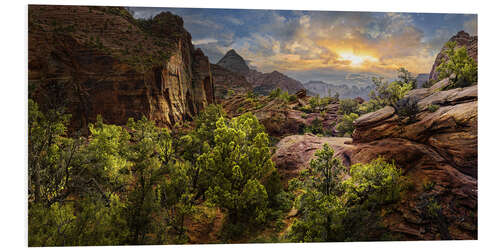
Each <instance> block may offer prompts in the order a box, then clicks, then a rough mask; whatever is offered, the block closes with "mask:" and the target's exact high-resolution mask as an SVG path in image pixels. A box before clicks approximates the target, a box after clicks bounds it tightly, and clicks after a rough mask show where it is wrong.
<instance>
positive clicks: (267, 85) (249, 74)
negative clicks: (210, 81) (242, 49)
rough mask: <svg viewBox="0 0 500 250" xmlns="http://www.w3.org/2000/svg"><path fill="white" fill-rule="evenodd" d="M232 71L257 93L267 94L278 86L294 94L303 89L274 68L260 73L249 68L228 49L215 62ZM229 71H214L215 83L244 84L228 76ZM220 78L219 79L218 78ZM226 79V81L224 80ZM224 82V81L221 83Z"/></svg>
mask: <svg viewBox="0 0 500 250" xmlns="http://www.w3.org/2000/svg"><path fill="white" fill-rule="evenodd" d="M216 65H217V66H220V67H222V68H224V69H226V70H228V71H230V72H232V73H237V74H240V75H242V76H244V77H245V79H246V81H247V82H248V83H249V84H250V85H251V87H252V88H253V91H255V92H256V93H258V94H264V95H266V94H269V93H270V92H271V91H272V90H273V89H276V88H280V89H281V90H284V91H288V93H291V94H294V93H296V92H297V91H299V90H301V89H305V87H304V86H303V85H302V83H301V82H299V81H297V80H295V79H293V78H290V77H288V76H287V75H285V74H283V73H281V72H278V71H276V70H274V71H273V72H271V73H262V72H259V71H257V70H253V69H250V68H249V67H248V65H247V63H246V62H245V59H244V58H243V57H242V56H240V55H239V54H238V53H237V52H236V51H235V50H234V49H231V50H229V51H228V52H227V53H226V54H225V55H224V57H222V58H221V59H220V60H219V62H217V64H216ZM229 74H230V73H229V72H224V71H223V70H220V69H219V70H218V71H217V72H215V73H214V77H215V79H217V80H216V85H224V86H226V87H228V86H233V87H237V86H243V85H245V84H244V82H242V81H241V80H240V79H238V80H236V79H237V77H236V76H229ZM219 79H220V80H219ZM224 81H226V82H224ZM227 81H229V82H227ZM223 82H224V83H223Z"/></svg>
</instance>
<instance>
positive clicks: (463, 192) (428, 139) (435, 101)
mask: <svg viewBox="0 0 500 250" xmlns="http://www.w3.org/2000/svg"><path fill="white" fill-rule="evenodd" d="M447 84H449V81H448V79H444V80H442V81H441V82H438V83H436V84H435V85H434V86H432V88H425V89H416V90H412V91H411V92H410V93H408V94H407V96H406V97H405V98H413V99H415V100H417V105H418V107H419V112H418V114H417V116H416V120H417V121H416V122H414V123H408V122H407V121H405V120H404V119H399V117H398V115H397V114H396V112H395V110H394V108H392V107H385V108H383V109H380V110H378V111H376V112H372V113H368V114H365V115H363V116H361V117H360V118H358V119H357V120H356V121H355V124H354V125H355V131H354V133H353V139H352V142H350V140H349V139H347V138H331V137H315V136H311V135H306V136H289V137H285V138H284V139H282V140H281V141H280V142H279V143H278V145H277V148H278V149H277V151H276V153H275V154H274V156H273V160H275V162H276V166H277V168H278V169H279V171H280V172H281V173H282V174H283V175H284V179H285V181H286V180H288V179H290V178H292V177H295V176H296V175H297V174H298V172H299V171H300V170H301V169H303V168H305V167H307V165H308V163H309V161H310V159H311V158H312V157H313V155H314V152H315V151H316V150H317V149H318V148H319V147H320V145H321V144H324V143H327V144H329V145H330V146H332V147H333V148H334V149H335V152H336V156H338V157H340V158H341V159H342V160H343V162H344V164H346V166H350V165H352V164H356V163H368V162H370V161H372V160H374V159H376V158H377V157H379V156H381V157H384V158H385V159H386V160H389V161H390V160H394V162H395V164H396V165H397V166H398V167H399V168H401V169H402V170H403V174H404V175H405V176H407V177H408V179H409V180H410V185H411V186H412V187H413V188H411V189H410V190H408V191H407V193H406V194H405V195H404V197H403V198H402V200H401V201H400V204H399V205H398V208H397V209H396V211H393V212H392V213H389V214H387V215H386V216H385V217H384V224H385V225H386V226H388V228H389V230H391V231H392V232H394V233H399V234H400V235H401V237H402V239H410V240H422V239H425V240H430V239H477V85H476V86H471V87H467V88H459V89H451V90H447V91H439V89H441V88H442V87H444V86H446V85H447ZM431 104H432V105H437V106H438V109H437V110H435V111H434V112H431V111H430V110H429V105H431ZM343 143H344V144H343ZM429 204H437V214H438V217H430V216H429V209H430V208H429V206H430V205H429Z"/></svg>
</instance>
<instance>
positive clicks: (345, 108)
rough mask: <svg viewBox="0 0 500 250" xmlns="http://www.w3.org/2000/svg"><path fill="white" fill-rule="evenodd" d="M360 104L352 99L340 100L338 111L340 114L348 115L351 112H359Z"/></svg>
mask: <svg viewBox="0 0 500 250" xmlns="http://www.w3.org/2000/svg"><path fill="white" fill-rule="evenodd" d="M359 106H360V104H359V103H358V101H356V100H354V99H342V100H340V105H339V113H340V114H341V115H348V114H351V113H359Z"/></svg>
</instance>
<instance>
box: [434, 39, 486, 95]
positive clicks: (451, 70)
mask: <svg viewBox="0 0 500 250" xmlns="http://www.w3.org/2000/svg"><path fill="white" fill-rule="evenodd" d="M456 46H457V44H456V42H448V43H446V45H445V47H446V49H445V51H444V53H445V55H446V57H447V60H445V61H443V62H441V64H439V66H438V67H437V68H436V71H437V72H439V79H440V80H441V79H444V78H446V77H452V76H453V77H452V78H451V79H450V80H451V81H452V84H451V85H450V86H448V87H447V89H452V88H462V87H466V86H470V85H472V84H474V83H477V63H476V62H475V61H474V59H473V58H471V57H470V56H469V55H468V54H467V49H466V48H465V47H460V48H458V49H457V48H456Z"/></svg>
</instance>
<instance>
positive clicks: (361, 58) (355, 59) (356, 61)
mask: <svg viewBox="0 0 500 250" xmlns="http://www.w3.org/2000/svg"><path fill="white" fill-rule="evenodd" d="M339 56H340V60H343V61H350V62H351V63H350V65H351V66H353V67H359V66H361V65H362V64H363V63H364V62H367V61H370V62H377V61H378V59H377V58H375V57H372V56H366V55H356V54H353V53H349V52H344V53H340V54H339Z"/></svg>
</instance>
